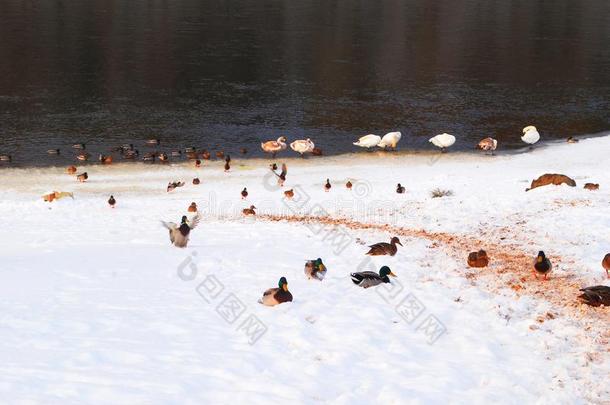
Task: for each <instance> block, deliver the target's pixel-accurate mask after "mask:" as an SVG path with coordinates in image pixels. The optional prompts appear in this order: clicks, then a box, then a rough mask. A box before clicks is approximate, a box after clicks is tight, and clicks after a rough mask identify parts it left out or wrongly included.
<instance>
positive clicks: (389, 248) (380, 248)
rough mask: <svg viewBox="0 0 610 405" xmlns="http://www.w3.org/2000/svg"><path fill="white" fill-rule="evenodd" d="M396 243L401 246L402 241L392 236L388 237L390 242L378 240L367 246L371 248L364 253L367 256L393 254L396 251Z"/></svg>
mask: <svg viewBox="0 0 610 405" xmlns="http://www.w3.org/2000/svg"><path fill="white" fill-rule="evenodd" d="M396 245H400V246H402V243H400V240H399V239H398V238H397V237H396V236H394V237H392V239H390V243H385V242H380V243H375V244H374V245H371V246H369V247H370V248H371V249H370V250H369V251H368V252H367V253H366V254H367V255H368V256H384V255H390V256H394V255H395V254H396V252H397V251H398V247H396Z"/></svg>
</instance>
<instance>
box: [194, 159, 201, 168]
mask: <svg viewBox="0 0 610 405" xmlns="http://www.w3.org/2000/svg"><path fill="white" fill-rule="evenodd" d="M195 167H197V168H199V167H201V160H199V159H197V160H195Z"/></svg>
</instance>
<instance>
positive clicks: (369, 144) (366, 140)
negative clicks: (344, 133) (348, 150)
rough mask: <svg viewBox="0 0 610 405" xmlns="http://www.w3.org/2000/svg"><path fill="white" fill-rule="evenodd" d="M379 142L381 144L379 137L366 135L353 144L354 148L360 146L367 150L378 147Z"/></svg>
mask: <svg viewBox="0 0 610 405" xmlns="http://www.w3.org/2000/svg"><path fill="white" fill-rule="evenodd" d="M379 142H381V137H380V136H379V135H374V134H368V135H364V136H361V137H360V139H358V141H356V142H354V143H353V144H354V145H356V146H360V147H361V148H367V149H369V148H374V147H375V146H377V145H379Z"/></svg>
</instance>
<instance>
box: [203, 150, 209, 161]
mask: <svg viewBox="0 0 610 405" xmlns="http://www.w3.org/2000/svg"><path fill="white" fill-rule="evenodd" d="M210 156H211V155H210V152H208V151H207V150H205V149H204V150H203V152H201V159H203V160H210Z"/></svg>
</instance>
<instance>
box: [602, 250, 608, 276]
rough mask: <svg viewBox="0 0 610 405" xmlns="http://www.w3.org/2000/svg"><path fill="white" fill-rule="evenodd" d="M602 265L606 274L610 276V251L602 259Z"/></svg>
mask: <svg viewBox="0 0 610 405" xmlns="http://www.w3.org/2000/svg"><path fill="white" fill-rule="evenodd" d="M602 267H603V268H604V269H605V270H606V276H608V278H610V253H608V254H606V256H604V259H603V260H602Z"/></svg>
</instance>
